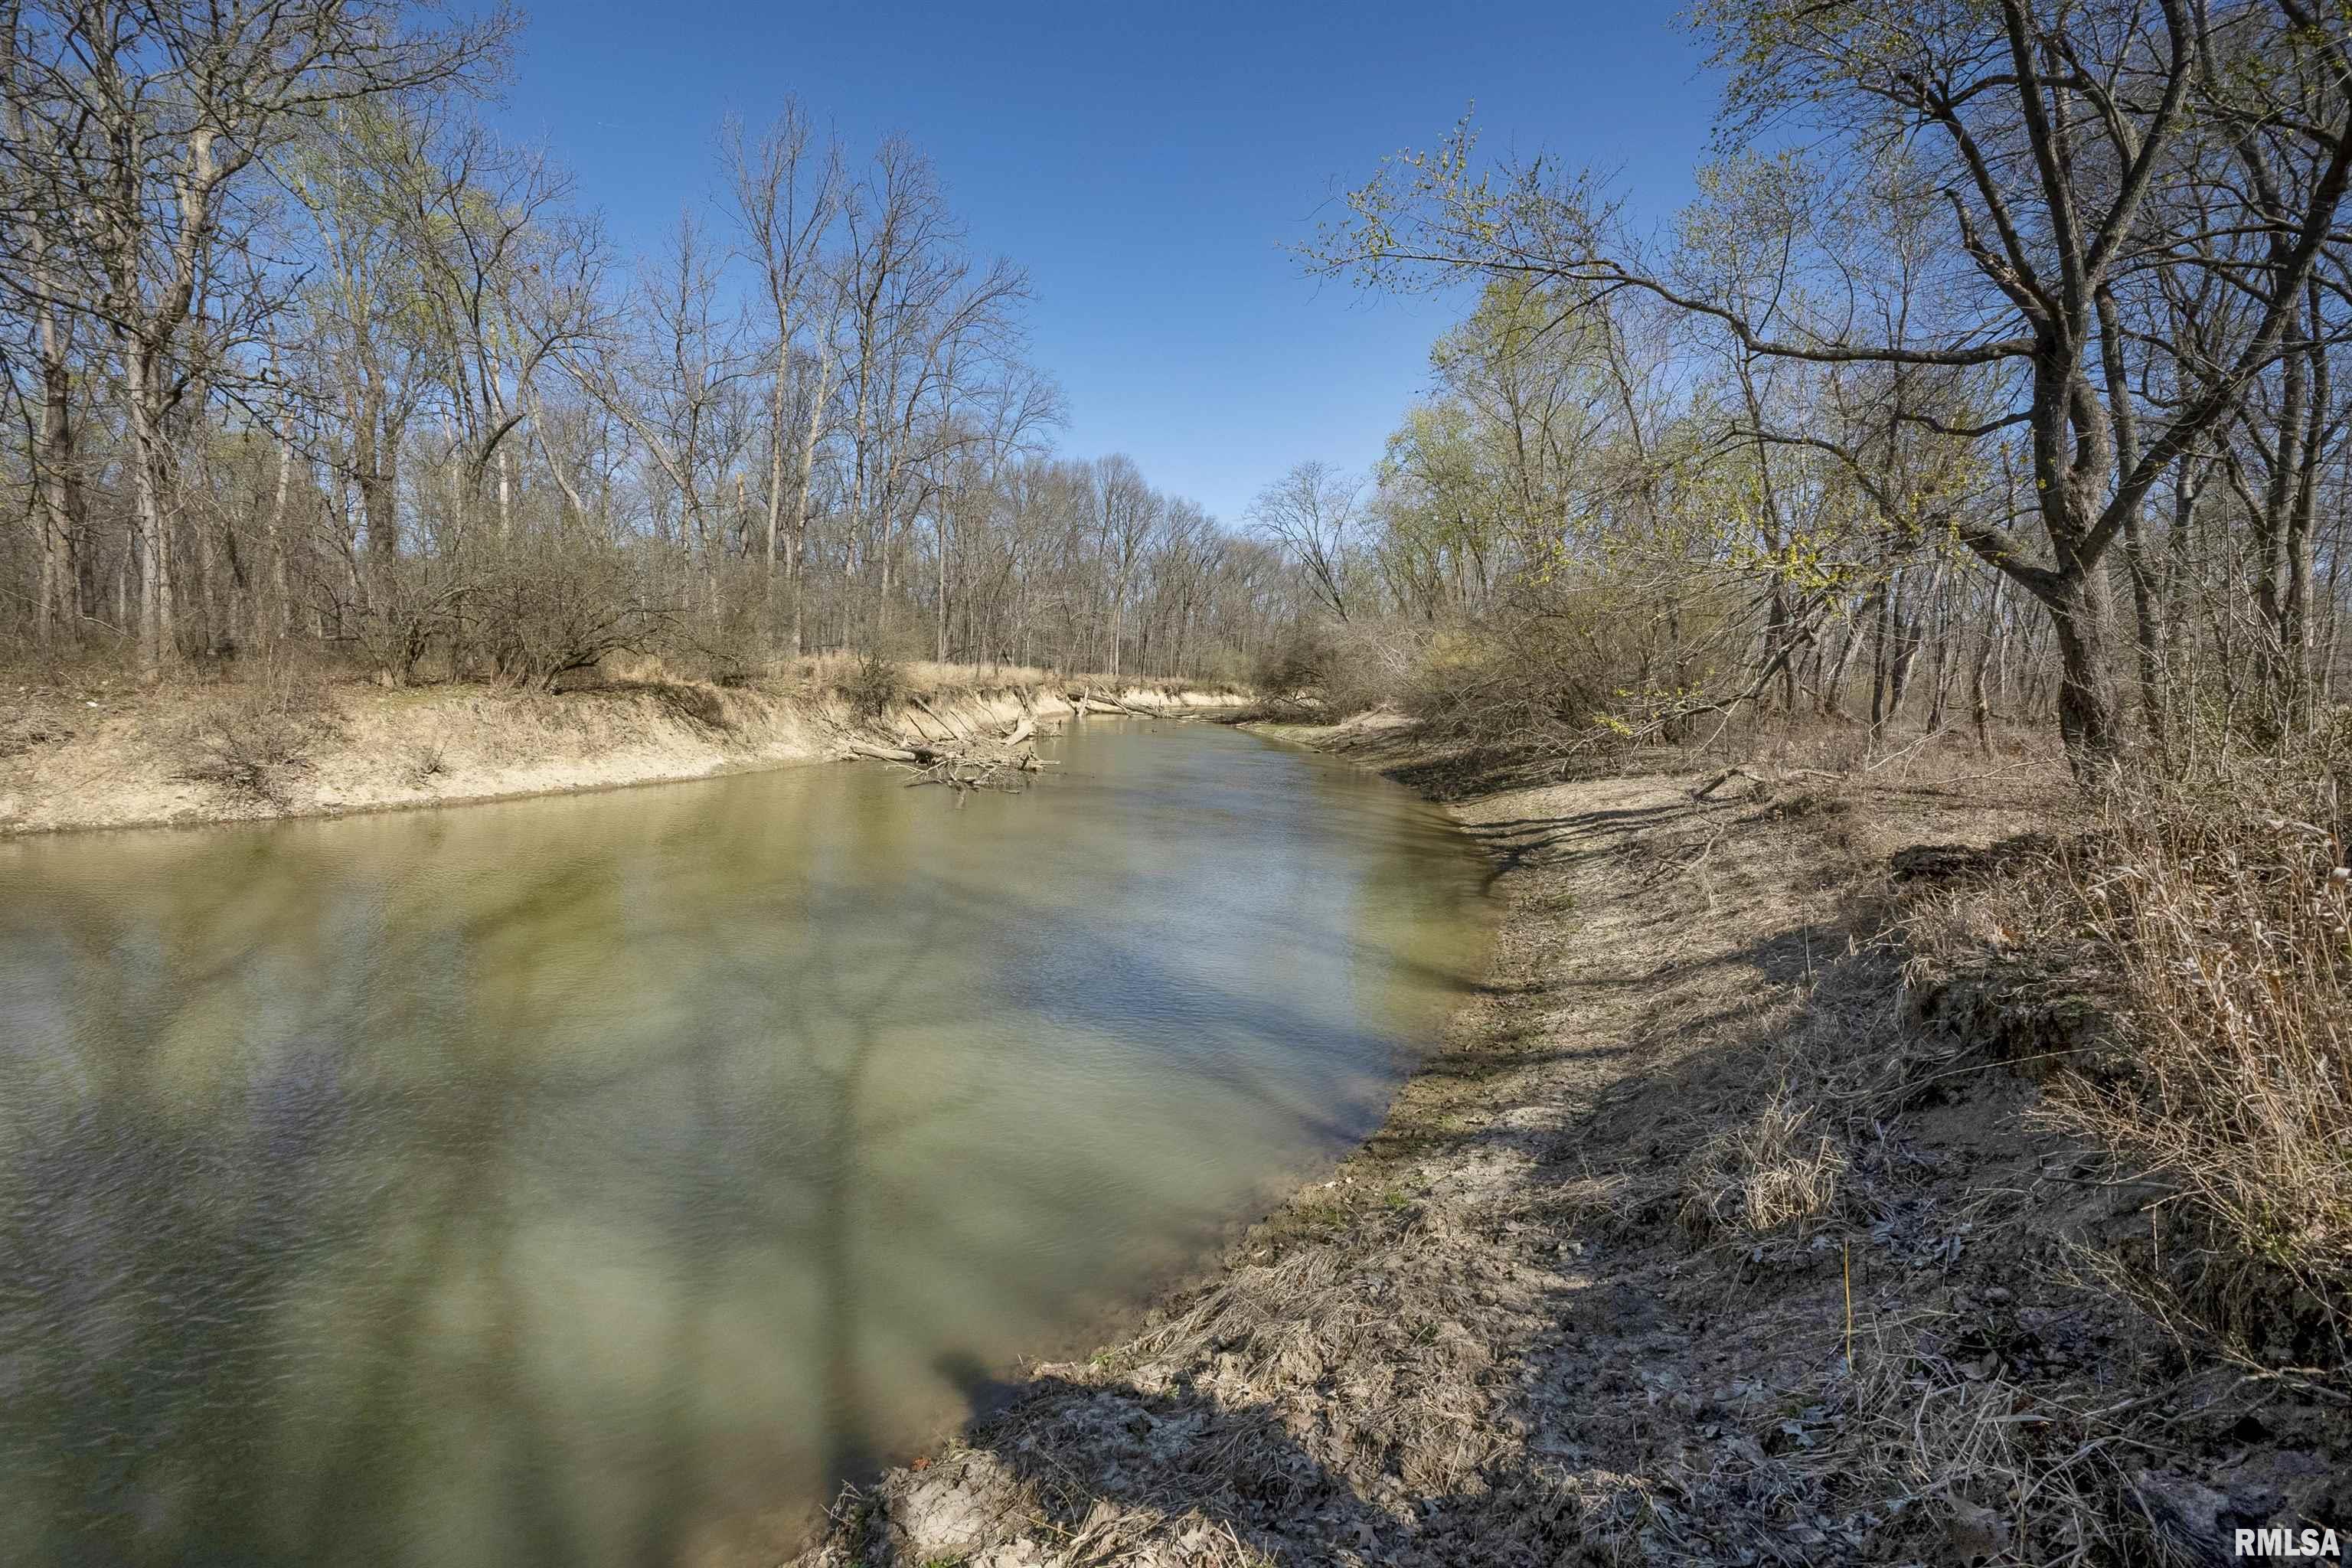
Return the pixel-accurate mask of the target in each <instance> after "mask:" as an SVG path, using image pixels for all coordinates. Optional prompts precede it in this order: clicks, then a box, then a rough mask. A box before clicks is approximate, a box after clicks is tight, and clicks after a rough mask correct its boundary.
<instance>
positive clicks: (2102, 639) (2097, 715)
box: [2044, 568, 2123, 779]
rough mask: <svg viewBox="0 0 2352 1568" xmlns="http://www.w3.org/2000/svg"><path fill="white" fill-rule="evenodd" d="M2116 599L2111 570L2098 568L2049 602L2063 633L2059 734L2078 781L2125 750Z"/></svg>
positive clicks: (2059, 588) (2056, 592)
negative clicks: (2110, 588)
mask: <svg viewBox="0 0 2352 1568" xmlns="http://www.w3.org/2000/svg"><path fill="white" fill-rule="evenodd" d="M2112 598H2113V595H2111V594H2110V593H2109V591H2108V587H2107V575H2106V574H2105V573H2104V572H2101V571H2099V570H2097V569H2095V568H2094V569H2092V570H2090V571H2087V572H2084V573H2083V574H2080V575H2079V576H2076V577H2074V578H2072V579H2071V580H2068V581H2065V582H2063V583H2062V584H2059V585H2058V586H2057V587H2055V588H2053V590H2052V591H2051V593H2050V594H2049V595H2047V597H2046V598H2045V601H2044V602H2045V603H2046V604H2047V605H2049V609H2050V624H2051V626H2052V628H2053V630H2055V632H2056V633H2057V637H2058V665H2059V678H2058V732H2059V734H2060V736H2061V737H2063V740H2064V742H2065V744H2066V761H2067V765H2068V766H2069V767H2071V768H2073V770H2074V776H2075V777H2076V778H2078V779H2088V778H2090V777H2091V776H2092V775H2093V774H2094V773H2097V772H2099V771H2100V770H2102V769H2103V768H2105V766H2106V765H2107V764H2109V763H2112V762H2113V761H2114V760H2115V758H2116V753H2117V752H2120V751H2121V750H2122V748H2123V722H2122V713H2123V704H2122V700H2121V696H2120V694H2119V692H2118V691H2117V689H2116V674H2115V660H2114V654H2113V648H2112V647H2111V643H2112V641H2113V636H2114V619H2115V616H2114V606H2113V604H2112Z"/></svg>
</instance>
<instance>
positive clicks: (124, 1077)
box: [0, 722, 1484, 1568]
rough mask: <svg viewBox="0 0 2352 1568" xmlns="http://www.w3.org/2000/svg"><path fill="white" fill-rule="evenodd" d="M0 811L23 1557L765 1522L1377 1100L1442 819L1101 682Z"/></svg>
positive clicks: (1203, 1236)
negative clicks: (932, 709) (906, 779)
mask: <svg viewBox="0 0 2352 1568" xmlns="http://www.w3.org/2000/svg"><path fill="white" fill-rule="evenodd" d="M1046 754H1048V755H1050V756H1052V757H1054V758H1055V760H1056V761H1057V762H1058V763H1060V766H1059V767H1058V768H1056V769H1055V770H1053V771H1051V772H1049V773H1047V774H1046V775H1045V779H1044V782H1043V783H1042V784H1040V785H1039V786H1038V787H1036V788H1035V789H1034V790H1032V791H1031V792H1030V793H1028V794H1026V795H1021V796H1017V797H1012V796H999V795H983V796H975V797H972V798H971V799H970V800H969V801H967V802H966V803H964V804H963V805H961V807H959V806H958V805H956V803H955V802H954V800H953V799H952V797H951V796H950V795H947V794H946V793H945V792H943V791H940V790H937V789H907V788H904V787H902V785H901V780H900V777H899V775H898V774H896V773H893V772H892V771H890V770H888V769H887V768H883V767H880V766H878V765H870V764H869V765H859V766H835V767H824V768H804V769H798V770H792V771H785V772H778V773H758V774H746V775H742V776H738V777H730V778H725V779H718V780H712V781H708V782H703V783H697V784H677V785H664V786H656V787H650V788H642V789H632V790H625V791H617V792H613V793H608V794H601V795H576V796H567V797H559V798H551V799H541V800H530V801H519V802H514V803H511V804H505V805H481V806H468V807H460V808H455V809H448V810H436V811H425V812H411V813H401V814H394V815H385V816H363V817H354V818H350V819H346V820H341V821H318V822H288V823H277V824H270V825H265V826H237V827H219V828H205V829H194V830H181V831H163V832H135V833H114V834H104V835H89V836H80V837H65V838H55V839H47V840H24V841H19V842H16V843H10V844H0V1562H5V1563H91V1564H97V1563H108V1564H112V1563H159V1564H160V1563H172V1564H224V1565H226V1564H240V1565H246V1564H252V1565H268V1564H278V1563H332V1564H353V1565H358V1564H367V1565H371V1568H387V1565H395V1564H416V1565H419V1568H423V1565H426V1564H430V1565H434V1568H471V1565H474V1564H482V1565H488V1564H500V1565H504V1568H514V1565H537V1564H565V1565H567V1568H571V1565H582V1564H623V1563H627V1564H648V1563H752V1562H772V1561H773V1560H774V1558H775V1557H776V1556H777V1555H778V1554H779V1552H781V1551H782V1550H783V1549H784V1548H786V1547H788V1546H789V1545H790V1544H791V1543H792V1542H793V1537H794V1535H795V1534H796V1532H797V1531H799V1530H800V1529H801V1528H802V1527H803V1525H804V1524H805V1522H806V1521H807V1519H808V1517H809V1514H810V1510H811V1509H812V1508H813V1507H814V1505H816V1504H818V1503H820V1502H821V1501H823V1500H824V1499H826V1498H827V1497H828V1496H829V1495H830V1492H831V1490H832V1489H833V1488H834V1487H835V1484H836V1483H837V1481H838V1480H839V1479H840V1478H842V1477H844V1476H846V1475H855V1474H856V1473H859V1472H860V1471H861V1470H863V1469H865V1468H868V1467H870V1466H871V1465H873V1464H874V1463H876V1462H877V1460H880V1459H884V1458H889V1457H891V1456H892V1455H894V1454H898V1453H902V1452H903V1451H904V1450H905V1449H906V1448H907V1447H909V1446H910V1445H914V1444H918V1443H920V1442H922V1441H924V1440H926V1439H927V1438H929V1437H930V1436H935V1435H937V1434H938V1433H939V1432H940V1430H941V1429H942V1428H943V1427H944V1426H948V1425H950V1423H952V1422H953V1421H954V1420H956V1419H957V1418H958V1417H959V1416H960V1415H962V1414H963V1413H964V1411H965V1410H966V1408H967V1403H966V1402H967V1399H968V1396H969V1395H970V1394H971V1390H972V1388H973V1386H974V1384H976V1383H977V1382H978V1381H979V1380H981V1379H982V1377H983V1376H986V1375H1003V1374H1008V1373H1012V1372H1013V1369H1014V1367H1015V1365H1016V1363H1018V1362H1019V1361H1020V1360H1021V1359H1022V1358H1024V1357H1027V1356H1036V1355H1050V1354H1058V1353H1066V1352H1070V1351H1072V1350H1074V1349H1076V1348H1078V1346H1079V1345H1080V1344H1081V1343H1083V1342H1086V1341H1087V1340H1089V1339H1091V1338H1093V1337H1095V1336H1097V1335H1099V1334H1102V1333H1105V1332H1108V1331H1116V1330H1117V1328H1118V1326H1119V1323H1120V1320H1121V1317H1122V1314H1125V1313H1131V1311H1132V1310H1133V1308H1134V1306H1135V1304H1136V1302H1137V1300H1138V1299H1139V1296H1140V1295H1142V1294H1143V1293H1144V1292H1145V1291H1147V1290H1148V1289H1150V1287H1151V1286H1152V1285H1153V1284H1154V1283H1155V1282H1157V1281H1159V1280H1161V1279H1165V1278H1166V1277H1167V1276H1168V1274H1169V1272H1170V1271H1171V1270H1172V1269H1177V1268H1182V1267H1184V1266H1186V1265H1187V1264H1190V1263H1195V1262H1198V1261H1199V1260H1200V1259H1202V1258H1203V1257H1204V1256H1206V1255H1207V1253H1208V1252H1209V1251H1210V1250H1211V1249H1213V1247H1214V1246H1215V1245H1216V1244H1217V1242H1218V1240H1219V1238H1220V1237H1222V1236H1223V1234H1224V1233H1225V1232H1226V1231H1227V1230H1228V1229H1229V1228H1230V1227H1231V1226H1234V1225H1235V1224H1237V1223H1240V1222H1242V1221H1245V1220H1246V1219H1248V1218H1250V1217H1252V1216H1254V1215H1255V1214H1256V1213H1258V1212H1262V1210H1263V1209H1264V1208H1265V1206H1266V1205H1268V1204H1269V1203H1270V1202H1271V1201H1272V1200H1273V1199H1274V1198H1275V1197H1276V1195H1278V1194H1279V1193H1280V1192H1281V1191H1282V1190H1283V1189H1284V1188H1285V1186H1286V1184H1291V1183H1295V1182H1296V1181H1297V1180H1298V1179H1299V1178H1300V1177H1301V1176H1302V1175H1305V1174H1307V1173H1310V1172H1311V1171H1312V1170H1313V1168H1314V1167H1315V1166H1316V1164H1317V1163H1318V1162H1321V1161H1325V1160H1328V1158H1329V1157H1330V1155H1331V1154H1332V1153H1333V1152H1336V1151H1337V1150H1339V1148H1341V1147H1343V1146H1344V1145H1346V1144H1347V1143H1348V1142H1350V1141H1352V1140H1355V1139H1357V1138H1360V1137H1361V1136H1362V1135H1363V1134H1364V1133H1365V1132H1367V1131H1369V1130H1370V1127H1371V1126H1372V1125H1373V1124H1374V1123H1375V1122H1376V1121H1377V1120H1378V1118H1379V1115H1380V1112H1381V1107H1382V1106H1383V1104H1384V1103H1385V1101H1386V1099H1387V1097H1388V1095H1389V1093H1390V1091H1391V1089H1392V1088H1393V1086H1394V1084H1395V1082H1396V1080H1397V1079H1398V1078H1399V1076H1400V1075H1401V1073H1402V1071H1403V1070H1405V1069H1406V1068H1408V1067H1409V1066H1410V1063H1411V1059H1412V1054H1413V1052H1415V1051H1416V1050H1417V1049H1418V1048H1420V1047H1423V1045H1425V1044H1426V1043H1427V1041H1428V1040H1429V1038H1430V1037H1431V1035H1432V1033H1433V1029H1434V1028H1435V1026H1436V1025H1437V1023H1438V1021H1439V1019H1440V1018H1441V1017H1442V1016H1443V1014H1444V1010H1445V1009H1446V1007H1447V1005H1449V1003H1450V1000H1451V998H1452V996H1453V994H1454V992H1455V990H1456V989H1457V988H1458V987H1459V985H1460V984H1462V982H1463V980H1464V978H1465V976H1467V975H1469V974H1470V973H1473V972H1475V969H1476V967H1477V964H1478V961H1479V958H1480V955H1481V949H1482V942H1483V939H1484V924H1483V921H1482V918H1481V910H1480V894H1479V890H1478V889H1479V886H1480V874H1479V868H1478V866H1477V864H1476V862H1475V859H1474V858H1473V857H1472V856H1471V854H1470V853H1469V851H1468V850H1467V848H1466V847H1465V845H1464V844H1463V843H1462V842H1461V840H1460V839H1459V838H1458V837H1455V836H1454V834H1453V833H1452V832H1451V831H1450V830H1449V829H1448V828H1447V827H1446V826H1444V823H1443V822H1442V820H1440V819H1439V818H1437V817H1436V816H1434V815H1433V813H1431V812H1429V811H1428V810H1426V809H1425V808H1424V807H1423V806H1421V805H1418V804H1417V803H1415V802H1414V801H1412V799H1410V798H1409V797H1408V796H1406V795H1404V794H1403V793H1402V791H1400V790H1397V789H1395V788H1394V787H1392V786H1391V785H1389V784H1384V783H1382V782H1381V781H1379V780H1376V779H1372V778H1369V777H1365V776H1362V775H1360V774H1359V773H1355V772H1353V771H1351V770H1349V769H1347V768H1344V767H1342V766H1340V765H1339V764H1336V763H1331V762H1329V761H1328V760H1327V759H1322V758H1318V757H1315V756H1311V755H1308V754H1306V753H1302V752H1296V751H1292V750H1289V749H1286V748H1282V747H1278V746H1276V745H1273V744H1270V743H1268V742H1263V741H1260V740H1258V739H1256V738H1255V737H1253V736H1249V735H1246V734H1241V733H1237V732H1234V731H1228V730H1223V729H1220V728H1216V727H1213V726H1208V725H1186V726H1176V725H1145V724H1136V723H1127V722H1108V723H1104V722H1089V723H1087V724H1085V725H1081V726H1077V727H1076V729H1075V731H1074V733H1073V734H1072V735H1071V736H1070V737H1069V738H1067V739H1066V740H1064V741H1061V742H1055V743H1053V744H1052V745H1051V746H1050V747H1049V748H1048V751H1047V753H1046Z"/></svg>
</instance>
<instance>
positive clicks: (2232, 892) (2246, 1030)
mask: <svg viewBox="0 0 2352 1568" xmlns="http://www.w3.org/2000/svg"><path fill="white" fill-rule="evenodd" d="M2345 752H2346V748H2344V747H2343V746H2341V745H2340V744H2339V745H2336V746H2333V747H2331V746H2328V745H2318V746H2314V747H2310V748H2306V749H2301V750H2298V751H2296V752H2294V753H2292V754H2289V755H2284V756H2274V757H2270V758H2263V759H2251V760H2250V759H2245V758H2239V759H2236V760H2234V761H2232V762H2231V763H2229V764H2228V765H2227V766H2226V767H2225V768H2222V769H2218V770H2210V771H2206V772H2203V773H2200V774H2199V775H2197V776H2195V777H2191V778H2186V779H2168V778H2162V777H2158V776H2152V775H2149V774H2144V773H2143V774H2131V775H2122V776H2118V777H2116V779H2114V780H2112V781H2110V782H2109V783H2108V784H2106V785H2105V787H2104V788H2103V789H2101V790H2100V791H2099V792H2098V793H2097V795H2096V796H2095V800H2094V803H2093V807H2092V813H2091V821H2090V823H2089V825H2088V827H2087V830H2086V831H2084V832H2082V833H2080V834H2078V835H2075V836H2072V837H2067V838H2064V839H2062V840H2059V841H2057V842H2055V843H2054V844H2053V846H2052V847H2050V848H2049V849H2047V850H2046V851H2045V852H2043V853H2042V854H2041V855H2039V856H2038V857H2034V858H2032V859H2031V860H2029V861H2028V862H2027V863H2026V864H2023V865H2021V866H2020V867H2018V868H2014V869H2013V870H2012V871H2011V872H2010V873H2009V874H2007V875H2003V876H2000V877H1998V878H1995V879H1992V880H1990V882H1989V883H1988V884H1987V885H1985V886H1983V887H1981V888H1978V889H1971V890H1969V891H1966V892H1964V893H1963V894H1961V895H1960V896H1958V898H1955V899H1953V900H1949V901H1948V904H1947V906H1946V907H1945V908H1944V909H1943V910H1941V911H1939V914H1938V917H1937V918H1938V921H1940V932H1941V936H1942V938H1943V940H1944V941H1945V942H1946V943H1947V944H1948V945H1955V946H1958V945H1974V946H1976V947H1977V948H1979V950H1986V951H1990V952H1994V953H1997V954H2000V955H2002V956H2003V957H2004V958H2005V959H2006V960H2007V962H2009V963H2011V964H2013V965H2014V964H2028V965H2030V964H2032V963H2037V962H2038V963H2053V962H2055V960H2054V959H2053V958H2051V957H2050V956H2049V955H2053V954H2062V953H2063V954H2071V955H2074V957H2073V962H2074V963H2077V964H2078V965H2079V964H2084V963H2087V965H2088V966H2089V967H2090V968H2091V969H2092V970H2093V971H2095V972H2098V973H2102V974H2103V976H2104V984H2103V985H2102V988H2101V989H2102V997H2101V1000H2102V1002H2103V1004H2105V1005H2107V1006H2109V1007H2111V1008H2112V1010H2113V1011H2114V1013H2115V1014H2116V1025H2117V1026H2118V1030H2119V1035H2120V1039H2121V1041H2122V1044H2123V1046H2124V1047H2125V1048H2124V1049H2123V1050H2121V1051H2119V1052H2117V1051H2102V1052H2098V1053H2095V1054H2094V1053H2088V1052H2084V1053H2077V1054H2076V1055H2075V1056H2074V1057H2071V1058H2062V1061H2063V1063H2064V1065H2063V1070H2061V1071H2060V1072H2059V1073H2058V1075H2057V1076H2056V1078H2055V1080H2054V1081H2053V1084H2052V1085H2051V1089H2050V1093H2049V1095H2048V1097H2047V1100H2046V1102H2045V1106H2044V1109H2043V1110H2042V1117H2043V1118H2044V1119H2045V1120H2046V1121H2048V1123H2049V1124H2051V1125H2053V1127H2055V1128H2057V1129H2059V1130H2062V1131H2067V1132H2072V1133H2078V1134H2087V1135H2089V1136H2090V1137H2092V1138H2094V1139H2095V1140H2097V1141H2098V1142H2099V1143H2100V1144H2102V1145H2104V1146H2105V1148H2107V1149H2108V1150H2110V1151H2111V1152H2113V1153H2114V1155H2115V1157H2116V1161H2117V1163H2119V1165H2121V1166H2122V1167H2123V1168H2125V1169H2126V1171H2128V1172H2131V1173H2149V1174H2151V1175H2152V1176H2154V1177H2155V1178H2156V1179H2158V1181H2160V1182H2161V1183H2163V1184H2166V1185H2167V1186H2168V1188H2169V1189H2170V1191H2171V1194H2172V1196H2171V1197H2170V1199H2169V1200H2168V1202H2167V1203H2165V1204H2164V1205H2159V1211H2158V1213H2156V1214H2155V1215H2152V1228H2151V1233H2150V1239H2149V1242H2148V1245H2147V1248H2146V1249H2145V1253H2144V1255H2134V1256H2132V1257H2129V1258H2120V1259H2119V1258H2107V1259H2105V1260H2102V1261H2101V1262H2100V1263H2099V1265H2098V1266H2097V1267H2098V1268H2099V1270H2100V1271H2101V1272H2103V1273H2105V1275H2106V1276H2107V1277H2108V1278H2110V1279H2112V1280H2113V1281H2115V1282H2116V1283H2119V1284H2122V1285H2124V1286H2125V1287H2126V1289H2127V1290H2128V1291H2129V1293H2130V1294H2132V1295H2133V1296H2134V1297H2135V1298H2136V1299H2137V1300H2139V1302H2140V1304H2141V1305H2142V1306H2144V1307H2146V1308H2147V1309H2148V1310H2151V1311H2154V1312H2156V1313H2157V1315H2158V1317H2159V1318H2160V1319H2162V1320H2163V1321H2167V1322H2168V1323H2170V1324H2173V1325H2175V1326H2176V1327H2180V1326H2184V1325H2190V1324H2194V1325H2197V1326H2199V1327H2200V1328H2201V1329H2202V1330H2203V1331H2207V1332H2209V1333H2211V1334H2213V1335H2216V1336H2218V1340H2219V1342H2220V1344H2221V1348H2222V1349H2223V1350H2224V1351H2225V1352H2228V1353H2231V1354H2232V1355H2234V1356H2236V1357H2239V1358H2241V1359H2244V1360H2248V1361H2252V1362H2253V1363H2258V1364H2261V1365H2263V1366H2266V1367H2271V1368H2277V1367H2279V1366H2281V1365H2283V1364H2288V1363H2300V1366H2301V1370H2302V1371H2303V1372H2304V1373H2313V1374H2316V1375H2317V1376H2319V1377H2320V1378H2321V1379H2322V1380H2323V1381H2325V1382H2326V1383H2331V1384H2336V1386H2338V1387H2339V1388H2342V1389H2345V1390H2347V1391H2352V1357H2347V1338H2352V869H2347V817H2346V816H2345V806H2344V802H2343V800H2342V799H2341V796H2340V794H2339V788H2338V783H2337V780H2338V769H2339V767H2340V766H2341V765H2342V763H2344V762H2345V761H2346V760H2347V757H2346V754H2345ZM1935 923H1936V922H1929V924H1931V925H1933V924H1935ZM2168 1230H2169V1232H2170V1234H2169V1236H2168V1234H2167V1232H2168ZM2168 1254H2169V1256H2168Z"/></svg>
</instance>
